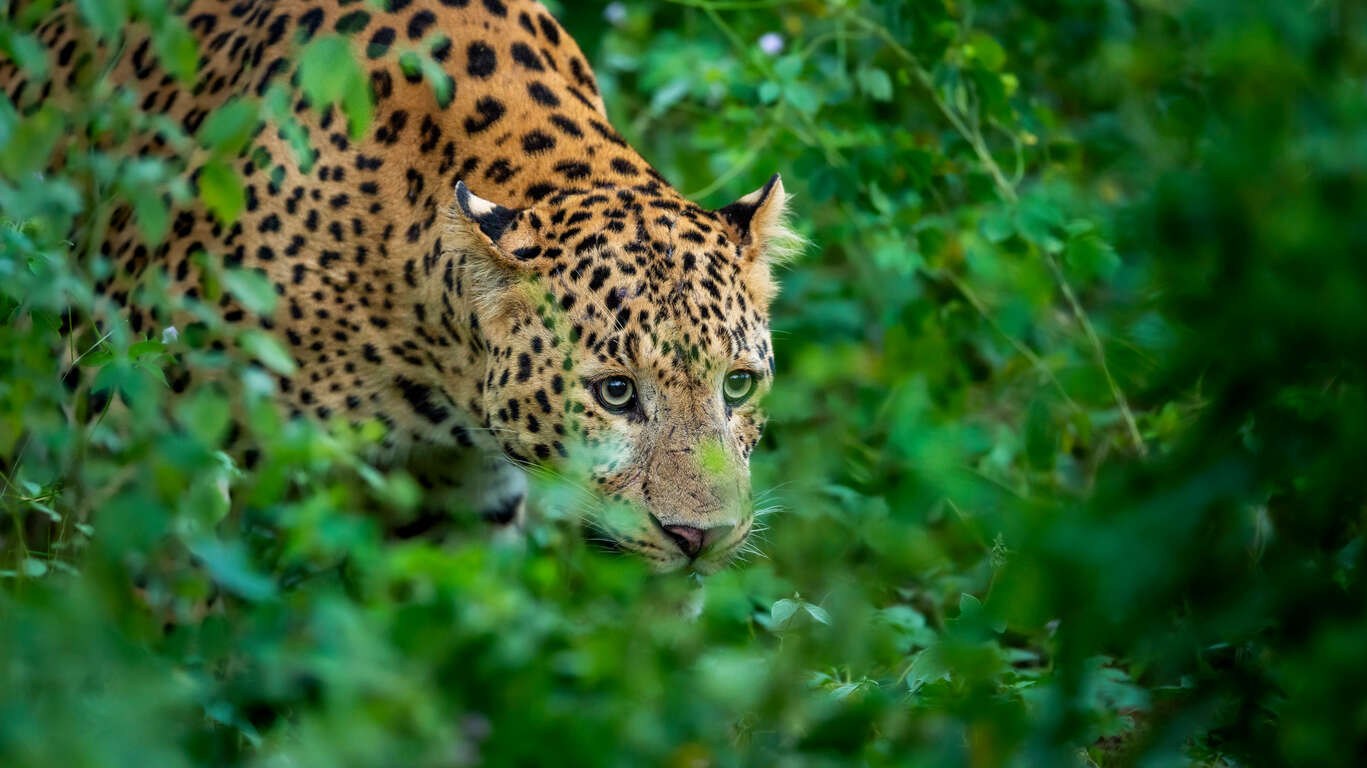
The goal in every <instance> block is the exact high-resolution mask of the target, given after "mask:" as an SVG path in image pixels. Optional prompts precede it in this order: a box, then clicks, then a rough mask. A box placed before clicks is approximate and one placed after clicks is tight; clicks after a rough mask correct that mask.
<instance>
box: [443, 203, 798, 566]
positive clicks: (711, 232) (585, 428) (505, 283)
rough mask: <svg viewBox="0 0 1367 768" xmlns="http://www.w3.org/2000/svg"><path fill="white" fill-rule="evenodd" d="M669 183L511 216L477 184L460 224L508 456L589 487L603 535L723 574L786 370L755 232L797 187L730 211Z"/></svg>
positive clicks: (492, 404) (488, 397)
mask: <svg viewBox="0 0 1367 768" xmlns="http://www.w3.org/2000/svg"><path fill="white" fill-rule="evenodd" d="M654 192H655V190H654V188H652V187H650V186H648V185H647V186H644V187H643V188H635V189H617V190H603V191H591V192H585V193H579V194H572V195H563V196H558V197H556V198H552V199H551V200H548V201H546V202H545V203H544V204H540V205H538V206H536V207H535V208H530V209H525V210H522V211H512V210H510V209H506V208H500V207H498V206H496V205H493V204H490V203H487V202H485V201H482V200H479V199H478V198H475V197H474V196H473V195H471V194H470V193H469V192H468V190H466V189H465V188H464V187H463V185H462V186H461V187H460V188H459V192H458V194H460V195H462V196H463V203H461V204H459V205H458V206H457V210H456V214H457V216H456V217H455V219H454V222H455V226H454V229H455V230H456V231H457V232H458V233H463V235H462V236H458V237H457V238H456V240H457V242H458V243H462V245H458V246H457V247H458V248H461V249H463V250H464V251H465V253H464V254H463V255H464V257H465V261H464V266H465V268H466V270H467V272H466V274H467V275H468V276H469V280H468V281H467V282H468V284H469V285H470V289H471V290H472V291H474V292H475V300H474V303H475V305H476V306H477V307H478V312H477V314H478V322H479V327H480V331H481V333H482V335H483V337H484V339H485V340H486V343H487V344H488V346H489V350H488V355H487V358H488V360H489V365H488V370H487V372H486V375H485V379H484V382H483V388H482V392H481V397H482V400H483V410H484V413H485V415H486V418H487V420H488V426H489V428H490V430H491V431H492V433H493V434H494V436H495V437H497V438H498V439H499V441H500V443H501V444H502V446H503V449H504V451H505V453H507V454H508V455H509V456H510V457H512V458H513V459H514V460H518V461H522V462H526V463H531V464H540V465H542V466H547V467H550V468H553V469H554V470H555V471H557V472H558V473H560V474H563V475H564V476H565V477H567V478H568V479H570V480H571V481H572V482H574V481H578V482H579V483H580V484H581V485H582V486H584V488H583V490H585V491H587V493H586V494H584V495H583V498H581V499H580V502H581V507H582V508H583V509H585V510H587V514H586V515H585V522H586V525H587V526H588V528H589V530H590V532H591V535H593V536H595V537H596V538H598V539H600V540H603V541H605V542H607V543H609V544H610V545H611V546H614V547H617V548H620V549H623V550H628V551H632V552H635V553H637V554H639V555H640V556H642V557H644V558H645V559H647V560H648V561H649V562H651V563H652V564H653V565H654V566H655V567H656V568H658V569H660V570H674V569H678V568H682V567H685V566H689V565H690V564H691V565H692V567H693V568H694V569H696V570H699V571H702V572H710V571H714V570H716V569H717V568H719V567H721V566H722V565H723V564H724V563H726V562H727V560H728V559H729V558H730V557H731V556H732V554H734V553H735V551H736V550H737V549H738V548H740V547H741V546H742V545H743V544H744V543H745V541H746V538H747V536H748V535H749V534H750V532H751V529H752V526H753V524H754V508H753V504H752V501H751V494H750V471H749V462H750V455H751V452H752V451H753V450H754V448H755V445H756V443H757V442H758V441H759V438H760V434H761V432H762V430H763V426H764V416H763V413H762V412H761V410H760V403H761V401H762V400H763V397H764V394H765V393H766V392H767V391H768V389H769V388H770V386H771V384H772V382H773V378H774V370H775V368H774V357H773V346H772V342H771V339H770V332H769V311H768V304H769V300H770V298H771V297H772V294H773V291H774V289H773V283H772V281H771V278H770V274H769V273H770V258H769V256H768V255H766V253H765V250H764V242H763V240H764V238H763V237H762V236H757V233H756V231H755V230H754V227H755V226H759V225H763V226H771V227H776V226H779V225H778V223H777V221H778V220H777V215H778V213H779V212H780V211H781V204H782V196H783V192H782V186H781V184H779V183H778V182H777V179H775V180H774V181H772V182H771V183H770V184H769V185H768V186H766V187H765V188H764V189H763V190H760V192H758V193H756V195H752V196H751V198H747V199H746V200H743V201H742V202H741V203H737V204H736V205H735V206H730V207H728V208H727V209H722V210H721V211H718V212H708V211H704V210H703V209H701V208H698V207H697V206H695V205H693V204H691V203H687V202H685V201H683V200H680V199H679V198H678V197H677V196H668V197H666V196H662V195H660V194H658V193H654ZM462 227H463V229H462ZM770 236H771V237H772V234H771V235H770ZM481 249H483V250H481ZM486 253H492V254H493V256H494V258H493V259H492V260H490V259H486V258H483V255H484V254H486Z"/></svg>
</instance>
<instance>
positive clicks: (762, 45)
mask: <svg viewBox="0 0 1367 768" xmlns="http://www.w3.org/2000/svg"><path fill="white" fill-rule="evenodd" d="M759 49H760V50H761V51H764V52H765V53H767V54H769V55H770V56H777V55H779V54H780V53H783V35H780V34H779V33H777V32H765V33H764V34H763V35H761V36H760V38H759Z"/></svg>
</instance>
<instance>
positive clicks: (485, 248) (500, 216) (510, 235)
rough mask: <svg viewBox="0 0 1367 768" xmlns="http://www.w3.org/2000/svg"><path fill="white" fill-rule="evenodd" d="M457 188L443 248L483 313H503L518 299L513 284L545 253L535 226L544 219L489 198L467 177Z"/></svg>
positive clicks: (523, 277) (541, 258)
mask: <svg viewBox="0 0 1367 768" xmlns="http://www.w3.org/2000/svg"><path fill="white" fill-rule="evenodd" d="M455 193H456V195H455V197H456V200H455V205H453V206H451V208H450V209H449V216H448V224H447V229H446V233H445V237H444V238H443V239H442V242H443V249H444V251H445V252H446V253H447V254H448V255H450V256H451V258H452V259H453V260H454V261H455V264H456V266H457V267H458V268H459V269H460V271H461V275H462V281H463V282H464V284H465V287H466V290H467V291H468V292H469V295H470V297H471V298H473V299H475V302H476V304H477V305H478V306H479V307H480V309H481V314H485V315H489V316H490V317H492V315H501V314H503V313H504V312H505V311H507V310H509V309H511V308H512V307H513V306H515V305H516V303H517V302H511V301H508V300H509V299H512V298H515V297H516V295H517V294H518V293H519V292H515V291H512V290H510V289H512V288H513V287H514V286H516V285H517V284H518V283H520V282H523V281H525V280H526V279H527V278H528V277H529V276H531V275H532V273H533V272H535V270H536V267H537V265H538V262H539V261H541V260H543V259H544V258H545V254H544V252H543V249H542V247H541V245H540V244H539V242H538V238H537V232H536V230H537V228H538V227H537V224H538V223H539V222H540V219H539V218H538V217H537V216H535V215H534V214H531V212H530V209H525V208H524V209H518V208H508V207H506V206H502V205H499V204H498V203H495V202H491V201H489V200H485V199H484V198H482V197H480V196H479V195H476V194H475V193H474V192H471V191H470V188H469V187H467V186H465V182H463V181H457V182H456V188H455Z"/></svg>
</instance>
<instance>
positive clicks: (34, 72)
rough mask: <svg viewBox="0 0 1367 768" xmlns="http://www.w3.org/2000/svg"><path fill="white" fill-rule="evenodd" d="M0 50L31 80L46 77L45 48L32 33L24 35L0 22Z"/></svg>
mask: <svg viewBox="0 0 1367 768" xmlns="http://www.w3.org/2000/svg"><path fill="white" fill-rule="evenodd" d="M0 51H3V52H4V53H5V54H6V55H8V56H9V57H10V58H11V59H13V60H14V63H15V64H17V65H18V66H19V69H20V70H22V71H23V72H24V74H26V75H28V77H29V78H30V79H32V80H36V81H42V80H45V79H47V74H48V59H47V49H46V48H44V47H43V44H42V43H41V42H39V40H38V38H37V37H35V36H33V35H26V34H23V33H20V32H17V31H15V30H13V29H11V28H10V27H8V26H4V25H2V24H0Z"/></svg>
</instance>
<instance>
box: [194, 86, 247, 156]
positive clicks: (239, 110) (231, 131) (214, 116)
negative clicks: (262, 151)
mask: <svg viewBox="0 0 1367 768" xmlns="http://www.w3.org/2000/svg"><path fill="white" fill-rule="evenodd" d="M258 122H259V107H258V105H257V104H256V103H255V102H252V101H249V100H247V99H233V100H231V101H229V102H227V103H226V104H224V105H223V106H221V107H219V108H218V109H215V110H214V111H213V112H211V113H210V114H209V117H208V118H206V119H205V120H204V125H202V126H200V129H199V137H198V138H199V143H200V145H201V146H203V147H205V148H206V149H209V150H211V151H213V152H215V153H218V154H221V155H237V154H238V153H239V152H241V151H242V150H243V149H245V148H246V146H247V143H248V142H249V141H251V139H252V134H253V133H254V132H255V131H256V126H257V124H258Z"/></svg>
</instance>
